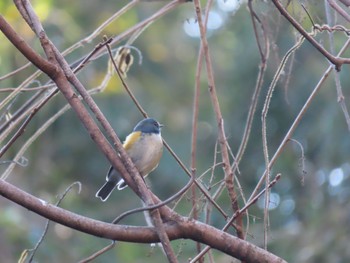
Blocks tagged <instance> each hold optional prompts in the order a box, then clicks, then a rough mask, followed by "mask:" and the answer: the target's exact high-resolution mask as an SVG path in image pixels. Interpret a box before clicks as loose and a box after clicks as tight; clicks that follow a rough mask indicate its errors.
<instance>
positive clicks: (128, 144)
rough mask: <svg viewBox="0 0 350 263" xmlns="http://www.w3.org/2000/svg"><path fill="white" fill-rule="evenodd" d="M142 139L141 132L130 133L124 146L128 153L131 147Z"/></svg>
mask: <svg viewBox="0 0 350 263" xmlns="http://www.w3.org/2000/svg"><path fill="white" fill-rule="evenodd" d="M140 137H141V132H140V131H136V132H132V133H130V134H129V135H128V136H127V137H126V139H125V142H124V144H123V146H124V149H125V150H126V151H127V150H129V149H130V148H131V146H132V145H133V144H134V143H135V142H136V141H137V140H138V139H139V138H140Z"/></svg>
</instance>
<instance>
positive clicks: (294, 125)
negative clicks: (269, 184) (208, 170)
mask: <svg viewBox="0 0 350 263" xmlns="http://www.w3.org/2000/svg"><path fill="white" fill-rule="evenodd" d="M349 46H350V39H348V40H347V41H346V43H345V44H344V45H343V47H342V49H341V50H340V51H339V53H338V56H341V55H342V54H343V53H344V52H345V50H346V49H347V48H348V47H349ZM332 69H333V67H332V66H329V67H328V68H327V69H326V70H325V72H324V73H323V75H322V77H321V79H320V80H319V82H318V83H317V85H316V86H315V88H314V89H313V91H312V92H311V94H310V96H309V97H308V99H307V100H306V102H305V103H304V105H303V107H302V108H301V110H300V111H299V113H298V115H297V116H296V118H295V119H294V121H293V123H292V125H291V126H290V128H289V130H288V131H287V133H286V135H285V136H284V138H283V140H282V142H281V143H280V145H279V146H278V148H277V150H276V152H275V153H274V155H273V156H272V157H271V159H270V163H269V167H272V166H273V164H274V163H275V161H276V160H277V158H278V157H279V156H280V154H281V153H282V151H283V149H284V147H285V146H286V144H287V142H288V140H289V139H290V138H291V136H292V135H293V133H294V131H295V129H296V128H297V127H298V125H299V123H300V121H301V119H302V118H303V116H304V114H305V113H306V111H307V110H308V108H309V107H310V105H311V104H312V101H313V100H314V98H315V96H316V95H317V94H318V92H319V90H320V89H321V87H322V85H323V84H324V82H325V81H326V79H327V78H328V76H329V74H330V72H331V71H332ZM265 175H266V170H265V172H264V173H263V175H262V176H261V177H260V180H259V182H258V183H257V185H256V186H255V188H254V190H253V192H252V194H251V195H250V197H249V199H248V202H249V200H251V199H253V198H254V197H255V195H256V194H257V193H258V191H259V189H260V187H261V185H262V184H263V182H264V181H265Z"/></svg>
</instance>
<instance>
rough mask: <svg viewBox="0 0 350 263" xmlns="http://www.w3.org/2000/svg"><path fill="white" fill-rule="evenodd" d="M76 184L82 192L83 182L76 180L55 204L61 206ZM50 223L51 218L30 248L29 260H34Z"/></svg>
mask: <svg viewBox="0 0 350 263" xmlns="http://www.w3.org/2000/svg"><path fill="white" fill-rule="evenodd" d="M75 185H77V186H78V194H80V191H81V183H80V182H74V183H72V184H71V185H70V186H68V187H67V188H66V190H64V192H63V194H61V195H60V196H59V197H58V200H57V202H56V204H55V206H59V205H60V204H61V202H62V200H63V199H64V198H65V197H66V195H67V194H68V192H69V191H70V190H71V189H72V188H73V186H75ZM49 224H50V220H49V219H48V220H47V221H46V224H45V229H44V231H43V233H42V235H41V237H40V239H39V240H38V242H37V243H36V245H35V246H34V248H33V249H30V251H32V255H31V256H30V258H29V262H32V261H33V258H34V256H35V253H36V251H37V250H38V248H39V246H40V244H41V243H42V242H43V240H44V238H45V236H46V233H47V231H48V229H49Z"/></svg>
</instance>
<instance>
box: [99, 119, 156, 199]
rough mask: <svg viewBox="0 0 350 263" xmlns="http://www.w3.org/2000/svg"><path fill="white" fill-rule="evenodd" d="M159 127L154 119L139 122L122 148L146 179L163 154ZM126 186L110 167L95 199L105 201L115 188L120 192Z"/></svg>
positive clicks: (116, 172)
mask: <svg viewBox="0 0 350 263" xmlns="http://www.w3.org/2000/svg"><path fill="white" fill-rule="evenodd" d="M161 127H163V125H161V124H160V123H159V122H157V121H156V120H155V119H152V118H147V119H143V120H142V121H140V122H139V123H138V124H137V125H136V126H135V128H134V130H133V131H132V133H130V134H129V135H128V136H127V137H126V139H125V142H124V144H123V147H124V149H125V151H126V152H127V154H128V155H129V156H130V158H131V160H132V161H133V163H134V164H135V166H136V168H137V170H138V171H139V173H140V174H141V176H143V177H146V176H147V175H148V174H149V173H150V172H152V171H153V170H154V169H156V168H157V166H158V164H159V160H160V158H161V157H162V153H163V140H162V136H161V134H160V131H161ZM127 186H128V185H127V184H126V183H125V181H124V180H123V178H122V177H121V176H120V174H119V172H118V171H116V170H115V169H114V168H113V167H112V166H111V167H110V168H109V170H108V173H107V176H106V183H105V184H104V185H103V186H102V187H101V189H100V190H98V192H97V193H96V197H99V198H101V200H102V201H106V200H107V198H108V197H109V195H110V194H111V193H112V191H113V190H114V188H115V187H117V189H118V190H122V189H124V188H125V187H127Z"/></svg>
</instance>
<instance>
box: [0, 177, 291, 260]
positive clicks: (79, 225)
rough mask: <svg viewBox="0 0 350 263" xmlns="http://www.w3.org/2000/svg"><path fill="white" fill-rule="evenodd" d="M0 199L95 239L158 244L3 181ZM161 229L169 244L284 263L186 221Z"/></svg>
mask: <svg viewBox="0 0 350 263" xmlns="http://www.w3.org/2000/svg"><path fill="white" fill-rule="evenodd" d="M0 195H2V196H3V197H5V198H7V199H9V200H11V201H13V202H15V203H17V204H19V205H20V206H23V207H25V208H27V209H29V210H30V211H33V212H34V213H37V214H39V215H41V216H43V217H45V218H47V219H50V220H52V221H55V222H57V223H59V224H62V225H65V226H67V227H70V228H73V229H75V230H78V231H81V232H83V233H86V234H90V235H93V236H96V237H102V238H106V239H111V240H118V241H126V242H138V243H156V242H159V237H158V235H157V232H156V230H155V229H154V228H151V227H135V226H125V225H124V226H123V225H114V224H109V223H104V222H101V221H98V220H94V219H90V218H87V217H84V216H81V215H78V214H75V213H72V212H70V211H67V210H65V209H63V208H60V207H57V206H54V205H52V204H49V203H47V202H46V201H44V200H42V199H39V198H36V197H35V196H33V195H30V194H28V193H26V192H24V191H23V190H21V189H19V188H17V187H16V186H13V185H12V184H10V183H8V182H6V181H4V180H0ZM164 228H165V231H166V233H167V235H168V237H169V239H170V240H175V239H180V238H186V239H192V240H194V241H198V242H201V243H204V244H207V245H209V246H210V247H212V248H215V249H217V250H220V251H222V252H224V253H226V254H228V255H231V256H232V257H235V258H238V259H240V260H244V261H246V262H252V263H253V262H255V263H259V262H262V263H263V262H265V263H267V262H268V263H282V262H283V263H284V262H286V261H284V260H283V259H281V258H279V257H277V256H276V255H273V254H272V253H270V252H268V251H266V250H263V249H261V248H259V247H257V246H255V245H253V244H251V243H249V242H247V241H244V240H241V239H239V238H237V237H234V236H232V235H229V234H227V233H225V232H223V231H221V230H218V229H216V228H214V227H212V226H209V225H206V224H203V223H201V222H198V221H195V220H191V219H188V218H184V217H181V218H177V219H176V221H169V222H167V223H164Z"/></svg>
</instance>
